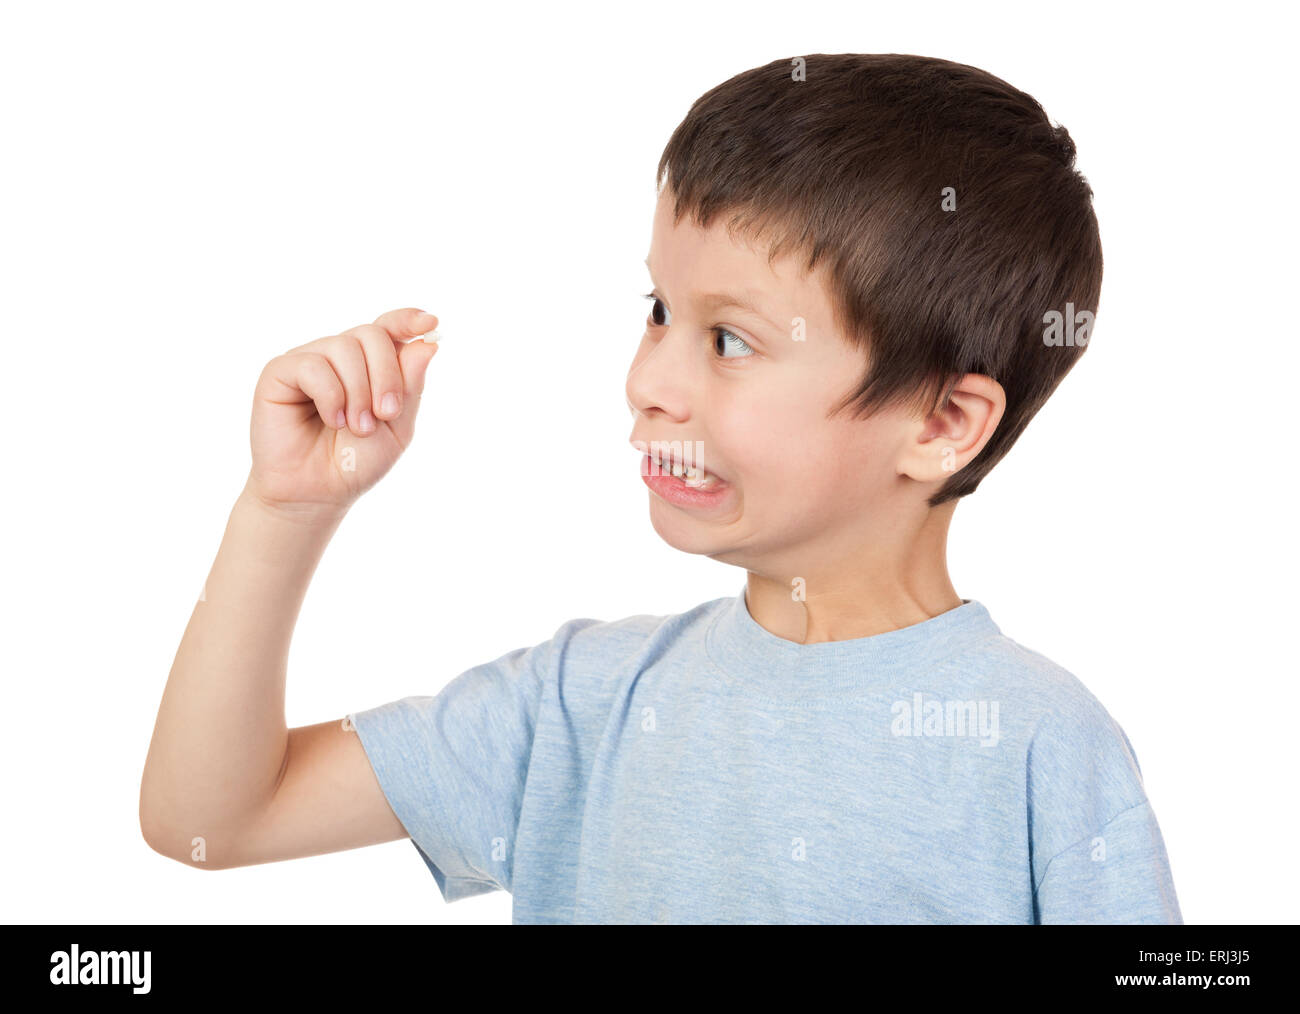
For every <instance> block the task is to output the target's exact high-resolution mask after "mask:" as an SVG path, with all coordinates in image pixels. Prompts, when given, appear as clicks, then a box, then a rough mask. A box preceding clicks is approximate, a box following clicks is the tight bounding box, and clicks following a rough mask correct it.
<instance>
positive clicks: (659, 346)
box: [624, 326, 694, 422]
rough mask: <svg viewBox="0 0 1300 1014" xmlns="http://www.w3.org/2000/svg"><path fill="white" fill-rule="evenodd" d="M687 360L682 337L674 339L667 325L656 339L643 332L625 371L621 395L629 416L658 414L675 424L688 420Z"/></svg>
mask: <svg viewBox="0 0 1300 1014" xmlns="http://www.w3.org/2000/svg"><path fill="white" fill-rule="evenodd" d="M689 358H690V357H689V350H688V349H687V348H686V343H685V341H684V335H681V334H678V335H677V336H676V339H675V340H674V334H673V328H672V327H671V326H670V327H668V328H667V329H666V330H665V331H663V333H662V335H661V336H660V337H658V338H652V337H650V335H649V334H648V333H647V335H646V336H645V338H643V339H642V341H641V347H640V348H639V349H638V350H637V354H636V358H635V359H634V360H633V361H632V366H631V368H630V369H629V370H628V371H627V384H626V386H625V389H624V393H625V395H626V397H627V407H628V411H630V412H631V413H632V415H633V417H635V416H636V415H637V414H638V413H640V414H643V415H649V414H651V413H653V412H662V413H664V415H666V416H668V417H669V418H670V419H673V420H675V421H678V422H681V421H684V420H686V419H689V418H690V403H691V387H692V383H693V380H694V374H693V372H692V371H691V368H690V362H689Z"/></svg>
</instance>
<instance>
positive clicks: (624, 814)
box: [349, 589, 1182, 923]
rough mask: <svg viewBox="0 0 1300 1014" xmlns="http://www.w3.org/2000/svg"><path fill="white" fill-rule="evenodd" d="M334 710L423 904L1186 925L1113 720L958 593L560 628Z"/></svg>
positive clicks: (597, 913) (535, 914)
mask: <svg viewBox="0 0 1300 1014" xmlns="http://www.w3.org/2000/svg"><path fill="white" fill-rule="evenodd" d="M349 717H350V718H351V720H352V723H353V725H354V726H355V727H356V730H357V732H358V734H359V736H360V738H361V743H362V745H363V746H364V748H365V751H366V755H367V756H368V757H369V759H370V763H371V766H372V767H373V768H374V771H375V775H376V777H377V778H378V780H379V784H380V786H381V787H382V788H383V791H384V793H385V795H386V796H387V797H388V802H389V803H390V805H391V806H392V808H393V810H394V812H395V813H396V814H397V816H398V818H399V819H400V820H401V822H402V824H403V826H404V827H405V828H406V830H407V832H408V833H409V834H410V836H411V839H412V842H413V843H414V844H415V846H416V848H417V849H418V850H419V853H420V856H421V857H422V858H423V859H424V861H425V863H426V864H427V865H428V867H429V869H430V870H431V871H432V873H433V876H434V879H435V881H436V882H437V885H438V888H439V890H440V891H441V892H442V896H443V898H444V899H445V900H446V901H448V902H451V901H455V900H457V899H460V898H465V897H469V896H471V895H476V894H482V893H484V892H486V891H493V890H497V889H502V890H506V891H509V892H511V894H512V895H513V896H514V897H513V901H514V912H513V919H514V922H515V923H658V922H669V923H1035V922H1037V923H1181V922H1182V915H1181V912H1180V910H1179V906H1178V899H1177V896H1176V895H1175V892H1174V884H1173V878H1172V875H1171V873H1170V868H1169V861H1168V856H1167V854H1166V852H1165V845H1164V841H1163V839H1162V837H1161V834H1160V829H1159V826H1158V825H1157V823H1156V818H1155V814H1154V813H1153V811H1152V809H1151V804H1150V802H1149V801H1148V799H1147V797H1146V793H1145V791H1144V789H1143V785H1142V774H1141V770H1140V769H1139V767H1138V762H1137V758H1136V757H1135V756H1134V753H1133V749H1132V747H1131V746H1130V744H1129V742H1128V738H1127V737H1126V736H1125V735H1124V732H1123V730H1122V729H1121V728H1120V727H1119V725H1118V724H1116V722H1115V721H1114V720H1113V719H1112V718H1111V717H1110V715H1109V714H1107V712H1106V710H1105V709H1104V708H1103V707H1102V706H1101V704H1100V703H1099V702H1098V701H1097V699H1096V698H1094V697H1093V696H1092V694H1091V693H1089V692H1088V690H1087V689H1086V688H1085V687H1084V686H1083V684H1082V683H1080V682H1079V680H1078V679H1076V678H1075V677H1074V676H1072V675H1071V674H1070V673H1068V672H1066V671H1065V670H1063V669H1061V668H1060V667H1059V666H1057V665H1054V664H1053V663H1052V662H1050V661H1048V660H1047V659H1045V658H1043V657H1042V656H1041V655H1038V654H1035V653H1034V652H1031V651H1027V650H1026V649H1024V648H1022V647H1021V646H1020V645H1018V644H1017V643H1016V642H1014V641H1012V640H1010V639H1009V638H1007V637H1005V636H1003V634H1002V633H1001V631H1000V630H999V629H998V627H997V626H996V625H995V624H994V622H993V620H992V619H991V618H990V616H989V613H988V611H987V610H986V609H985V608H984V606H982V605H980V604H979V603H978V602H974V601H968V602H965V603H964V604H963V605H961V606H959V607H958V608H956V609H953V610H950V611H949V612H946V613H943V614H942V615H940V616H936V617H934V618H932V619H929V620H926V621H924V622H923V623H918V624H916V625H914V626H910V627H905V628H903V629H901V630H895V631H891V632H889V633H885V634H878V635H875V636H873V637H864V638H857V639H853V640H847V641H829V642H820V643H815V644H799V643H797V642H795V641H789V640H786V639H784V638H780V637H777V636H776V635H774V634H772V633H770V632H768V631H767V630H765V629H764V628H763V627H761V626H759V624H758V623H757V622H756V621H755V620H754V619H753V617H752V616H751V615H750V613H749V609H748V607H747V605H746V604H745V597H744V590H743V589H742V591H741V593H740V594H739V595H737V596H736V597H734V598H720V599H715V600H713V601H710V602H705V603H703V604H701V605H699V606H696V607H695V608H694V609H691V610H690V611H688V612H685V613H680V614H677V615H672V616H646V615H642V616H630V617H627V618H625V619H622V620H617V621H612V622H602V621H599V620H594V619H586V618H584V619H575V620H570V621H568V622H566V623H564V624H562V625H561V626H560V627H559V629H558V630H557V631H556V632H555V635H554V636H553V637H552V638H551V639H550V640H548V641H544V642H542V643H541V644H537V645H534V646H533V647H529V648H519V649H516V650H514V651H511V652H509V653H507V654H505V655H502V656H501V657H500V658H498V659H496V660H494V661H491V662H486V663H484V664H482V665H477V666H474V667H473V668H471V669H469V670H467V671H465V672H464V673H462V674H460V675H459V676H457V677H456V678H455V679H454V680H452V681H451V682H450V683H449V684H447V686H445V687H444V688H443V689H442V691H441V692H439V693H438V694H437V695H436V696H432V697H430V696H419V697H407V698H404V699H402V700H398V701H393V702H391V703H388V704H384V705H382V706H380V707H377V708H372V709H370V710H368V711H359V712H356V713H354V714H352V715H350V716H349Z"/></svg>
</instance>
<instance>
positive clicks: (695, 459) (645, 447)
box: [628, 437, 723, 479]
mask: <svg viewBox="0 0 1300 1014" xmlns="http://www.w3.org/2000/svg"><path fill="white" fill-rule="evenodd" d="M628 443H629V444H630V445H631V446H633V447H635V448H636V449H637V450H638V451H640V452H641V453H642V454H645V455H648V456H649V457H651V458H654V457H658V458H659V459H660V460H662V461H664V462H667V463H668V464H669V465H670V466H671V465H682V466H683V467H685V466H687V465H693V466H695V467H696V468H701V469H704V470H705V471H707V472H709V473H711V474H712V475H715V476H717V477H718V478H719V479H722V478H723V477H722V476H721V475H719V474H718V473H717V472H715V471H713V469H712V468H707V467H706V466H705V464H704V455H703V454H699V455H693V454H691V451H690V448H691V446H692V441H689V440H680V439H678V440H668V439H660V438H652V439H649V440H645V439H642V438H641V437H633V438H632V439H631V440H629V441H628ZM674 444H675V445H676V446H675V447H674ZM684 458H689V459H690V460H689V461H688V460H684Z"/></svg>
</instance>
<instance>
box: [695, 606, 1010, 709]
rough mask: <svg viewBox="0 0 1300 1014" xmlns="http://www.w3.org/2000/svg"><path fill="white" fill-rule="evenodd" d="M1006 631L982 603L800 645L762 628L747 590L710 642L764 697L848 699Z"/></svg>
mask: <svg viewBox="0 0 1300 1014" xmlns="http://www.w3.org/2000/svg"><path fill="white" fill-rule="evenodd" d="M1000 634H1001V631H1000V630H999V629H998V626H997V624H995V623H994V622H993V619H992V617H990V616H989V613H988V610H987V609H985V608H984V606H983V605H981V604H980V603H979V602H976V601H973V600H968V599H963V600H962V604H961V605H960V606H958V607H956V608H955V609H950V610H948V611H947V612H946V613H940V614H939V615H938V616H933V617H931V618H930V619H928V620H923V621H922V622H920V623H915V624H913V625H912V626H910V627H902V628H900V629H898V630H891V631H888V632H886V633H883V634H873V635H871V636H870V637H855V638H851V639H849V640H845V641H819V642H816V643H814V644H799V643H798V642H796V641H789V640H786V639H785V638H783V637H777V636H776V635H775V634H773V633H771V632H770V631H768V630H766V629H765V628H764V627H762V626H760V625H759V623H758V621H757V620H755V619H754V617H753V616H751V615H750V612H749V607H748V605H747V604H746V602H745V588H744V587H742V588H741V590H740V594H739V595H737V596H736V597H735V598H733V599H727V600H725V601H724V603H723V605H722V608H721V610H720V611H719V613H718V615H717V616H716V617H715V619H714V621H713V625H712V627H711V628H710V629H709V632H708V634H707V635H706V637H705V644H706V648H707V651H708V653H709V656H710V658H712V660H713V662H714V664H715V665H717V666H718V668H720V669H721V670H722V671H723V672H724V673H725V674H726V675H727V676H728V677H729V679H730V680H731V681H734V682H738V683H739V684H740V685H741V686H742V687H744V688H746V689H749V690H752V691H754V692H756V693H758V694H759V695H761V696H765V697H769V698H773V699H778V700H795V701H797V700H805V699H809V698H816V697H826V696H844V695H846V694H852V693H853V692H855V691H867V690H870V689H871V688H872V687H873V686H877V687H878V686H880V685H882V682H883V681H887V680H888V678H889V677H891V676H897V675H899V674H902V673H914V672H918V671H920V672H923V671H924V670H925V668H926V667H927V666H932V665H934V664H936V663H938V662H941V661H942V660H944V659H946V658H949V657H951V656H953V655H955V654H957V653H959V652H960V651H962V650H963V649H965V648H968V647H971V646H973V645H975V644H977V643H979V642H980V641H983V640H987V639H989V638H992V637H997V636H999V635H1000Z"/></svg>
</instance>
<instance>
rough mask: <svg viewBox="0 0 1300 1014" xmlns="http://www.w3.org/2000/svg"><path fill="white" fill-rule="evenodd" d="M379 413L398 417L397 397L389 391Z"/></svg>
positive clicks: (380, 404) (381, 403) (380, 405)
mask: <svg viewBox="0 0 1300 1014" xmlns="http://www.w3.org/2000/svg"><path fill="white" fill-rule="evenodd" d="M379 411H381V412H383V413H384V415H397V395H395V394H394V393H393V392H392V391H389V392H388V393H387V394H386V395H384V398H383V400H382V401H381V402H380V403H379Z"/></svg>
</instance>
